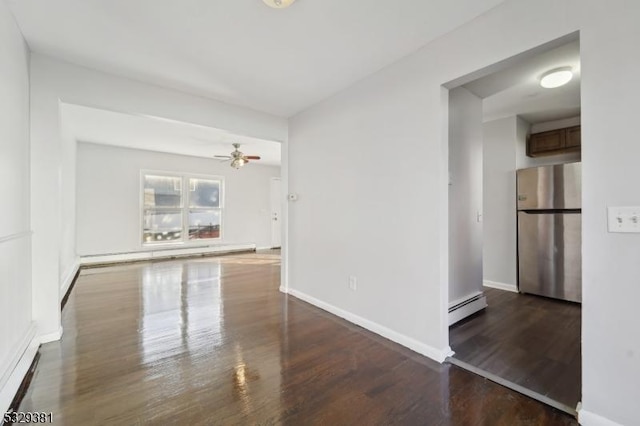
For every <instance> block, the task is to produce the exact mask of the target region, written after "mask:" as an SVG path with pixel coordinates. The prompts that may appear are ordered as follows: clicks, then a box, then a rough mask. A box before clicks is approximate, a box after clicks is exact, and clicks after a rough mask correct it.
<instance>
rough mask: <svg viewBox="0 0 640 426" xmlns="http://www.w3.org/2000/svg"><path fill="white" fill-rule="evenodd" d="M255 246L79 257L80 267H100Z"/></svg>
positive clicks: (245, 245) (193, 248)
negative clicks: (107, 264) (106, 264)
mask: <svg viewBox="0 0 640 426" xmlns="http://www.w3.org/2000/svg"><path fill="white" fill-rule="evenodd" d="M255 249H256V245H255V244H229V245H220V246H206V247H188V248H182V247H181V248H169V249H167V248H165V249H157V250H148V251H138V252H130V253H109V254H103V255H89V256H82V257H80V264H81V265H101V264H105V263H119V262H132V261H137V260H152V259H167V258H171V257H177V256H190V255H198V254H209V253H232V252H236V251H246V250H255Z"/></svg>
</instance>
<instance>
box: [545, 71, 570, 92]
mask: <svg viewBox="0 0 640 426" xmlns="http://www.w3.org/2000/svg"><path fill="white" fill-rule="evenodd" d="M572 78H573V70H572V69H571V67H562V68H555V69H552V70H551V71H547V72H546V73H544V74H542V77H540V86H542V87H544V88H545V89H555V88H556V87H560V86H564V85H565V84H567V83H568V82H570V81H571V79H572Z"/></svg>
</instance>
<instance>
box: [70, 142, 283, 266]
mask: <svg viewBox="0 0 640 426" xmlns="http://www.w3.org/2000/svg"><path fill="white" fill-rule="evenodd" d="M77 158H78V167H77V185H78V189H77V198H76V201H77V209H78V212H77V218H78V228H77V238H78V240H77V248H78V255H80V256H85V255H98V254H109V253H126V252H134V251H141V250H150V248H149V246H146V247H144V246H142V243H141V239H142V237H141V230H140V220H141V219H140V217H141V215H140V171H141V170H157V171H167V172H178V173H194V174H206V175H216V176H223V177H224V182H225V195H224V196H225V200H224V206H225V207H224V210H223V239H222V240H217V241H214V242H211V241H209V242H206V243H204V242H202V241H201V242H199V244H198V243H196V244H195V245H203V244H207V245H218V244H224V245H228V244H256V246H257V247H270V246H271V215H270V209H271V205H270V182H271V178H272V177H279V176H280V167H275V166H262V165H259V164H255V163H251V164H249V165H247V166H245V167H243V168H242V169H240V170H235V169H232V168H231V167H229V164H228V163H221V162H219V161H217V160H213V159H206V158H198V157H189V156H183V155H174V154H165V153H159V152H152V151H142V150H137V149H127V148H119V147H115V146H107V145H96V144H90V143H80V144H78V157H77ZM155 248H156V249H157V248H159V247H155ZM152 249H153V248H152Z"/></svg>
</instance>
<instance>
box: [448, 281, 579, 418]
mask: <svg viewBox="0 0 640 426" xmlns="http://www.w3.org/2000/svg"><path fill="white" fill-rule="evenodd" d="M485 295H486V296H487V303H488V305H489V306H488V307H487V308H486V309H485V310H484V311H482V312H479V313H477V314H475V315H473V316H471V317H469V318H467V319H466V320H463V321H461V322H460V323H458V324H454V325H453V326H452V327H451V329H450V333H449V340H450V345H451V348H452V349H453V350H454V351H455V358H458V359H460V360H462V361H464V362H466V363H468V364H471V365H473V366H475V367H478V368H481V369H482V370H485V371H488V372H490V373H493V374H495V375H497V376H500V377H501V378H503V379H507V380H509V381H511V382H513V383H516V384H518V385H521V386H524V387H525V388H528V389H531V390H533V391H534V392H537V393H539V394H542V395H545V396H547V397H549V398H551V399H553V400H555V401H558V402H560V403H562V404H564V405H567V406H569V407H571V408H575V407H576V404H577V403H578V401H580V389H581V355H580V349H581V346H580V324H581V307H580V305H579V304H576V303H571V302H563V301H560V300H554V299H548V298H544V297H539V296H532V295H526V294H518V293H511V292H508V291H503V290H496V289H491V288H485Z"/></svg>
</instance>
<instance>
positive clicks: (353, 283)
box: [349, 275, 358, 291]
mask: <svg viewBox="0 0 640 426" xmlns="http://www.w3.org/2000/svg"><path fill="white" fill-rule="evenodd" d="M349 289H350V290H351V291H356V290H357V289H358V279H357V278H356V277H354V276H353V275H352V276H350V277H349Z"/></svg>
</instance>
